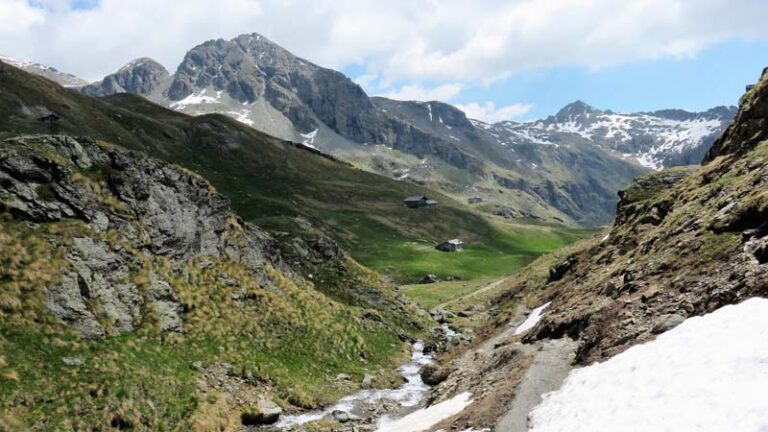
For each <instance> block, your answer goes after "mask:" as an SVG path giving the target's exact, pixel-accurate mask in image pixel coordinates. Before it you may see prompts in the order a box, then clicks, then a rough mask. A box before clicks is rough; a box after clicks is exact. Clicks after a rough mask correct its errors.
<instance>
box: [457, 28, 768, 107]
mask: <svg viewBox="0 0 768 432" xmlns="http://www.w3.org/2000/svg"><path fill="white" fill-rule="evenodd" d="M767 66H768V43H765V42H762V43H759V42H730V43H722V44H719V45H716V46H713V47H710V48H708V49H706V50H704V51H702V52H701V53H698V54H697V55H696V56H695V57H693V58H684V59H676V58H667V59H662V60H645V61H636V62H631V63H628V64H625V65H619V66H614V67H609V68H605V69H599V70H590V69H588V68H584V67H570V68H569V67H564V68H554V69H546V70H540V71H534V72H524V73H519V74H516V75H513V76H511V77H510V78H508V79H504V80H503V81H500V82H498V83H495V84H493V85H490V86H482V85H479V86H474V87H471V88H469V89H467V90H465V91H464V92H463V93H462V94H461V95H460V96H459V97H457V98H456V99H455V100H454V102H456V103H467V102H471V101H476V100H493V101H495V102H496V105H507V104H514V103H524V104H532V105H533V107H532V108H531V110H530V111H529V112H528V113H527V114H525V115H523V116H521V117H520V119H538V118H542V117H546V116H547V115H550V114H554V113H555V112H557V110H558V109H560V108H562V107H563V106H564V105H566V104H568V103H570V102H573V101H575V100H582V101H584V102H587V103H588V104H590V105H592V106H594V107H597V108H601V109H611V110H614V111H619V112H637V111H653V110H658V109H666V108H682V109H688V110H692V111H702V110H706V109H709V108H712V107H715V106H718V105H737V104H738V100H739V98H740V97H741V95H742V94H743V93H744V90H745V86H746V85H747V84H752V83H754V82H755V81H756V80H757V78H758V77H759V76H760V73H761V71H762V70H763V68H764V67H767Z"/></svg>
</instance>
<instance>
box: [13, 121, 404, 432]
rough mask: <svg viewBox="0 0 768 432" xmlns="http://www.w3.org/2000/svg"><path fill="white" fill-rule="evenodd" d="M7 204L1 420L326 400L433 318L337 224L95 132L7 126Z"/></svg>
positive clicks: (131, 417)
mask: <svg viewBox="0 0 768 432" xmlns="http://www.w3.org/2000/svg"><path fill="white" fill-rule="evenodd" d="M0 207H2V208H3V209H5V212H4V213H3V215H2V218H3V219H2V224H0V287H2V292H1V293H0V346H2V347H3V350H2V352H3V355H2V356H0V360H1V361H0V373H2V375H3V376H11V377H13V378H14V379H11V380H2V382H0V404H1V405H2V406H3V410H2V411H4V412H6V413H8V416H6V415H5V414H4V415H0V428H4V427H5V426H7V425H9V424H16V423H13V422H11V420H9V419H10V418H11V417H13V418H15V420H14V421H16V422H18V425H19V426H20V427H21V429H19V430H22V429H24V428H26V427H29V428H30V429H34V428H38V429H44V430H50V429H56V428H59V427H64V428H67V427H65V426H66V425H67V424H68V423H61V422H62V421H64V420H63V419H64V418H66V417H68V416H70V415H72V416H74V413H75V412H77V413H78V414H77V416H78V417H80V418H81V419H82V422H84V424H86V425H90V426H93V425H99V424H103V425H105V426H106V425H110V424H111V425H114V424H132V425H138V424H143V425H144V426H145V427H147V428H148V429H150V430H157V427H160V425H166V426H167V425H173V426H174V427H180V428H181V429H184V430H188V429H189V428H192V427H193V426H195V425H194V423H195V422H196V421H197V420H196V418H197V417H195V415H192V414H194V413H198V414H200V413H204V412H207V411H206V410H208V409H209V408H211V407H209V406H208V405H209V402H206V401H207V400H210V399H209V398H212V397H214V396H213V395H219V396H215V398H219V397H222V398H223V399H221V401H222V402H221V403H218V404H217V408H216V409H217V410H218V411H217V412H219V414H217V417H216V418H217V419H218V420H216V421H217V422H218V421H219V420H221V421H222V422H230V421H231V419H233V418H234V419H237V418H238V417H239V414H240V412H241V411H248V410H250V409H254V408H253V407H258V404H259V400H261V399H263V398H264V397H272V398H274V399H277V398H282V399H283V400H287V401H289V402H288V405H290V404H291V403H293V404H297V405H301V406H313V405H314V404H316V403H318V402H320V401H324V400H325V399H326V398H332V397H334V395H338V394H339V392H340V391H341V390H339V389H329V388H328V386H329V383H331V381H330V380H328V379H326V378H328V377H330V376H335V374H338V373H341V372H345V373H353V374H359V375H360V379H362V374H363V373H364V372H366V371H368V370H369V369H371V372H375V370H378V368H379V367H382V366H386V365H388V362H389V359H390V358H391V356H393V355H395V354H397V353H398V352H399V349H400V338H406V336H405V333H407V332H412V331H415V330H417V329H418V327H419V324H418V322H416V321H415V320H414V318H413V317H414V316H415V315H414V314H413V311H412V310H411V309H410V307H409V306H408V305H406V304H405V303H404V302H403V300H402V298H401V296H400V294H399V293H398V292H397V291H396V290H395V288H393V287H391V286H388V285H387V284H386V283H384V282H382V281H381V279H380V278H379V277H378V276H377V275H375V274H373V273H371V272H370V271H368V270H366V269H364V268H362V267H360V266H359V265H357V264H356V263H354V262H353V261H352V260H351V259H349V258H347V256H346V255H345V254H344V253H343V252H342V251H341V250H340V249H339V248H338V246H337V245H336V244H335V243H334V242H333V241H332V240H330V239H328V238H326V237H324V236H322V235H320V234H317V233H311V232H307V233H306V235H304V236H296V237H293V236H288V235H286V234H280V235H279V236H277V237H275V236H273V235H271V234H269V233H267V232H265V231H263V230H262V229H260V228H258V227H256V226H253V225H251V224H248V223H245V222H244V221H243V220H242V219H240V218H239V217H237V216H235V215H234V214H233V213H232V211H231V210H230V208H229V203H228V201H227V200H226V199H225V198H223V197H222V196H221V195H219V194H218V193H217V192H216V191H215V190H214V189H213V187H212V186H211V185H210V184H209V183H208V182H207V181H205V180H203V179H202V178H201V177H199V176H198V175H196V174H194V173H192V172H189V171H186V170H184V169H182V168H179V167H177V166H174V165H171V164H167V163H162V162H158V161H156V160H153V159H151V158H149V157H147V156H144V155H141V154H138V153H133V152H127V151H124V150H120V149H118V148H115V147H113V146H111V145H109V144H106V143H102V142H96V141H94V140H92V139H89V138H76V139H75V138H70V137H64V136H26V137H19V138H14V139H9V140H5V141H3V142H2V143H0ZM72 330H74V332H73V331H72ZM41 335H45V337H44V338H43V337H42V336H41ZM50 338H55V339H56V340H57V341H58V342H56V343H55V344H53V345H51V342H50ZM45 341H48V342H45ZM311 341H322V343H321V344H317V343H314V342H311ZM38 342H39V343H40V344H42V345H37V343H38ZM150 345H152V346H151V347H150ZM212 347H213V349H211V348H212ZM125 350H128V351H129V352H133V354H126V352H125ZM292 358H301V359H302V363H300V364H294V363H291V362H292V360H290V359H292ZM360 359H363V361H361V360H360ZM179 362H180V364H179ZM185 363H186V364H185ZM190 364H194V370H195V371H197V372H194V371H193V372H191V373H190V371H189V367H190V366H189V365H190ZM44 365H45V366H44ZM117 365H119V367H118V366H117ZM222 365H224V366H222ZM316 365H327V368H326V369H324V370H322V371H313V372H312V373H309V372H307V370H305V369H304V368H307V367H308V368H314V367H316ZM180 366H181V367H180ZM115 367H117V368H116V369H115ZM222 367H223V368H224V369H225V378H221V376H220V375H221V373H224V372H221V369H222ZM148 368H149V369H148ZM313 370H314V369H313ZM150 371H151V375H152V381H147V376H148V375H147V374H149V373H150ZM48 374H51V375H50V376H49V375H48ZM70 374H71V375H70ZM326 374H329V375H328V377H327V376H326ZM53 376H56V378H55V379H53V378H52V377H53ZM62 377H69V378H67V379H64V378H62ZM211 380H214V381H211ZM196 382H197V383H198V384H195V383H196ZM200 383H203V384H205V385H202V384H200ZM350 385H352V383H350ZM102 386H104V387H105V390H103V393H101V392H102V390H99V389H101V388H102ZM93 388H95V389H96V390H89V389H93ZM121 388H123V389H128V390H125V391H126V392H128V393H126V394H124V393H121V392H122V390H120V391H118V389H121ZM331 390H332V391H331ZM91 391H93V395H94V396H92V397H90V396H88V395H89V392H91ZM62 392H66V394H65V395H64V396H62V397H61V398H58V397H52V395H55V394H61V393H62ZM181 394H187V395H188V396H186V397H181V396H180V395H181ZM265 395H266V396H265ZM82 398H88V401H87V403H86V404H85V405H83V404H82V402H78V401H80V400H81V399H82ZM142 400H153V401H154V403H153V405H151V406H148V405H145V404H143V403H142V402H141V401H142ZM126 401H131V402H130V403H132V404H136V406H135V409H132V410H129V411H130V412H122V413H120V414H115V415H114V416H112V415H111V414H105V413H106V412H110V413H111V412H118V411H119V409H118V408H119V407H120V406H121V404H125V403H127V402H126ZM222 403H223V405H222V406H219V405H221V404H222ZM40 409H45V410H56V409H58V410H60V412H62V413H65V414H64V416H63V417H61V418H59V416H56V415H51V414H50V413H41V412H40V411H39V410H40ZM181 412H185V413H187V414H186V415H182V416H180V413H181ZM67 413H68V414H67ZM201 415H202V414H201ZM207 415H208V414H205V416H207ZM9 416H10V417H9ZM174 416H175V417H174ZM209 420H210V419H209ZM235 423H237V420H235ZM217 424H218V423H217ZM69 426H70V428H72V429H78V428H77V427H76V425H75V426H73V425H72V424H71V423H69ZM198 426H199V425H198ZM195 427H196V426H195ZM198 429H200V430H209V429H205V427H199V428H198Z"/></svg>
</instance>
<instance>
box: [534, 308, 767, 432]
mask: <svg viewBox="0 0 768 432" xmlns="http://www.w3.org/2000/svg"><path fill="white" fill-rule="evenodd" d="M766 389H768V300H766V299H763V298H753V299H749V300H747V301H745V302H743V303H741V304H738V305H734V306H725V307H723V308H721V309H718V310H716V311H715V312H713V313H710V314H709V315H705V316H702V317H696V318H690V319H688V320H686V321H685V322H683V323H682V324H681V325H679V326H678V327H676V328H674V329H672V330H670V331H668V332H667V333H664V334H662V335H661V336H659V337H657V338H656V340H654V341H652V342H649V343H646V344H643V345H638V346H635V347H633V348H630V349H629V350H627V351H625V352H624V353H622V354H619V355H617V356H615V357H613V358H611V359H609V360H608V361H606V362H604V363H599V364H595V365H592V366H588V367H585V368H582V369H577V370H574V371H572V372H571V373H570V375H569V376H568V378H567V379H566V381H565V383H564V384H563V387H562V388H561V389H560V390H558V391H556V392H553V393H550V394H549V395H546V396H545V397H544V402H542V404H541V405H539V406H538V407H537V408H536V409H534V410H533V412H532V413H531V424H532V426H531V429H530V430H531V431H532V432H556V431H557V432H561V431H568V432H613V431H622V432H645V431H675V432H677V431H696V432H732V431H738V432H765V431H768V398H766V397H765V392H766Z"/></svg>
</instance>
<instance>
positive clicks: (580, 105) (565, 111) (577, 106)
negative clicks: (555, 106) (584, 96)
mask: <svg viewBox="0 0 768 432" xmlns="http://www.w3.org/2000/svg"><path fill="white" fill-rule="evenodd" d="M598 111H599V110H597V109H596V108H594V107H593V106H591V105H589V104H587V103H586V102H584V101H582V100H577V101H575V102H571V103H569V104H568V105H566V106H564V107H563V108H562V109H561V110H560V111H558V112H557V114H556V115H555V117H557V118H558V119H561V118H565V119H567V118H569V117H578V116H581V115H584V114H587V113H591V112H598Z"/></svg>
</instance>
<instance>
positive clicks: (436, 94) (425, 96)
mask: <svg viewBox="0 0 768 432" xmlns="http://www.w3.org/2000/svg"><path fill="white" fill-rule="evenodd" d="M461 90H462V86H461V85H460V84H455V83H454V84H445V85H441V86H437V87H433V88H426V87H423V86H421V85H419V84H412V85H404V86H402V87H400V88H399V89H397V90H392V91H386V92H384V93H382V94H380V95H379V96H384V97H387V98H390V99H396V100H402V101H441V102H448V101H450V100H451V99H453V98H455V97H456V96H458V95H459V93H461Z"/></svg>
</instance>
